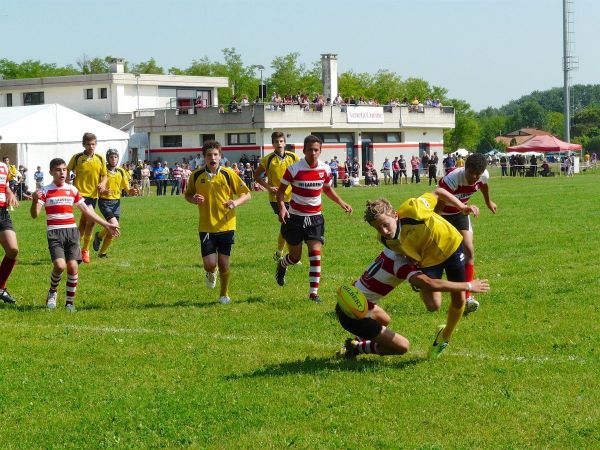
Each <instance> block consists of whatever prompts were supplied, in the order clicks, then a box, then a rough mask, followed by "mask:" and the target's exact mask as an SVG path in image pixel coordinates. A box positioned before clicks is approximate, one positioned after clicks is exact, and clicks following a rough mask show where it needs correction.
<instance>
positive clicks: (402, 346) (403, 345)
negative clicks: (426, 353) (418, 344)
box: [394, 335, 410, 355]
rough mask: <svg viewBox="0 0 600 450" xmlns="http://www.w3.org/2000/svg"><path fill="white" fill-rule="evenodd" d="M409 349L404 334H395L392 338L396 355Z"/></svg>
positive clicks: (408, 343)
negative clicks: (394, 337)
mask: <svg viewBox="0 0 600 450" xmlns="http://www.w3.org/2000/svg"><path fill="white" fill-rule="evenodd" d="M409 349H410V342H409V341H408V339H406V338H405V337H404V336H400V335H397V336H396V339H394V351H395V352H396V353H397V354H398V355H403V354H405V353H406V352H408V350H409Z"/></svg>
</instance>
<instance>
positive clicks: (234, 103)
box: [195, 91, 442, 113]
mask: <svg viewBox="0 0 600 450" xmlns="http://www.w3.org/2000/svg"><path fill="white" fill-rule="evenodd" d="M265 100H267V99H265ZM260 103H261V99H260V97H258V96H257V97H256V98H255V99H254V101H253V104H255V105H257V104H260ZM266 104H267V108H269V109H271V110H273V111H285V108H286V106H290V105H296V106H300V108H301V109H302V110H303V111H317V112H318V111H323V107H324V106H331V105H333V106H340V107H342V110H343V109H344V107H345V106H347V105H351V106H384V107H385V108H387V111H391V107H394V106H407V107H408V108H409V109H408V110H409V112H421V113H422V112H425V107H441V106H442V102H441V101H440V100H439V99H431V98H430V97H428V98H427V99H426V100H425V101H424V102H422V101H420V100H419V99H418V98H417V97H414V98H413V99H412V100H411V101H409V100H408V98H407V97H404V98H403V99H402V100H399V99H398V98H393V99H390V100H389V102H388V103H387V104H385V105H382V104H381V103H380V102H379V101H378V100H377V99H375V98H372V97H370V98H367V97H364V96H359V97H358V98H356V97H355V96H353V95H351V96H349V97H343V96H342V95H341V94H340V93H338V94H337V95H336V96H335V97H334V98H333V99H331V98H329V97H327V98H326V97H325V96H324V95H323V94H320V93H314V94H312V95H309V94H306V93H304V92H300V91H298V92H297V93H296V94H295V95H292V94H288V95H281V94H280V93H278V92H276V91H275V92H273V93H272V94H271V97H270V99H269V101H267V102H266ZM245 106H250V101H249V100H248V96H247V95H243V96H242V99H241V100H238V98H237V96H235V95H234V96H233V98H232V99H231V101H230V102H229V104H228V105H226V106H225V105H220V106H219V112H220V113H225V112H226V111H227V112H230V113H235V112H241V111H242V108H243V107H245ZM195 107H196V109H198V108H204V107H206V106H205V105H204V102H203V101H202V100H198V101H197V102H196V104H195Z"/></svg>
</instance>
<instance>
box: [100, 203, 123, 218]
mask: <svg viewBox="0 0 600 450" xmlns="http://www.w3.org/2000/svg"><path fill="white" fill-rule="evenodd" d="M98 209H100V212H101V213H102V215H103V216H104V218H105V219H106V220H107V221H108V220H110V219H112V218H113V217H115V218H116V219H117V220H119V217H121V200H108V199H104V198H101V199H98Z"/></svg>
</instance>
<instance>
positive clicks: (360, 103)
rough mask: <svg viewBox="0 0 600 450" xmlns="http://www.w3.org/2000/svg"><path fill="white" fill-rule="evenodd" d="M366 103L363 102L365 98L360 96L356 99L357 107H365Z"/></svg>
mask: <svg viewBox="0 0 600 450" xmlns="http://www.w3.org/2000/svg"><path fill="white" fill-rule="evenodd" d="M366 104H367V101H366V100H365V98H364V97H363V96H362V95H361V96H360V97H359V99H358V105H359V106H360V105H366Z"/></svg>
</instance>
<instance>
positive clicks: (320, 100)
mask: <svg viewBox="0 0 600 450" xmlns="http://www.w3.org/2000/svg"><path fill="white" fill-rule="evenodd" d="M323 106H325V99H324V98H323V96H322V95H319V96H318V97H317V100H316V101H315V111H319V112H321V111H323Z"/></svg>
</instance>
